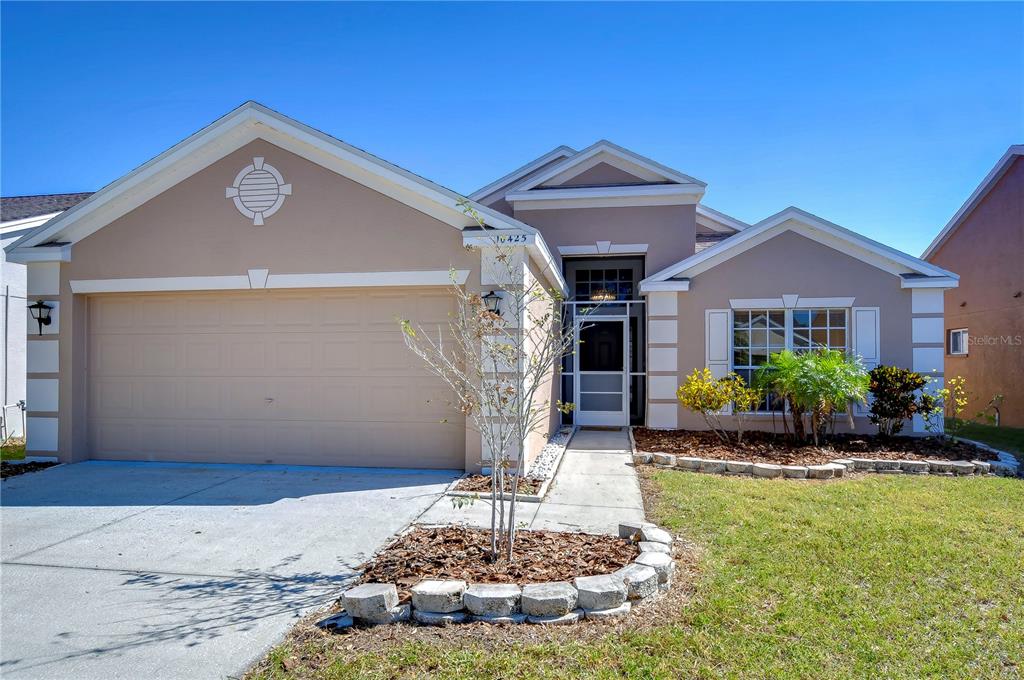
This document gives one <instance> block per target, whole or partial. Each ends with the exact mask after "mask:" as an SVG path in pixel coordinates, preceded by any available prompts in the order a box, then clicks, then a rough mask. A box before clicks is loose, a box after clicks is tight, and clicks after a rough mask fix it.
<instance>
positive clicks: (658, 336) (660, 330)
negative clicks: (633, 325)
mask: <svg viewBox="0 0 1024 680" xmlns="http://www.w3.org/2000/svg"><path fill="white" fill-rule="evenodd" d="M678 341H679V321H678V320H677V319H648V320H647V342H648V343H649V344H659V345H674V344H676V342H678Z"/></svg>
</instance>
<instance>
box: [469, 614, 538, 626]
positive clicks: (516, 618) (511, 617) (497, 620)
mask: <svg viewBox="0 0 1024 680" xmlns="http://www.w3.org/2000/svg"><path fill="white" fill-rule="evenodd" d="M470 620H471V621H473V622H477V623H493V624H509V623H514V624H520V623H525V622H526V614H520V613H517V614H508V615H505V616H498V615H491V616H473V617H470Z"/></svg>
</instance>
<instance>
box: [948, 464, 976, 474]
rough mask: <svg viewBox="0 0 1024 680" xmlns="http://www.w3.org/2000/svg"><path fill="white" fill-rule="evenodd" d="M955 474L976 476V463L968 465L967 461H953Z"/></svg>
mask: <svg viewBox="0 0 1024 680" xmlns="http://www.w3.org/2000/svg"><path fill="white" fill-rule="evenodd" d="M953 474H955V475H957V476H961V475H973V474H974V463H968V462H967V461H966V460H954V461H953Z"/></svg>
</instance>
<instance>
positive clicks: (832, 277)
mask: <svg viewBox="0 0 1024 680" xmlns="http://www.w3.org/2000/svg"><path fill="white" fill-rule="evenodd" d="M787 294H796V295H800V296H803V297H815V298H825V297H854V298H855V301H854V303H853V306H855V307H878V308H879V321H880V329H879V336H880V343H881V344H880V351H881V355H880V356H881V360H882V363H886V364H895V365H899V366H905V367H907V368H911V367H912V365H913V353H912V344H911V291H910V290H905V289H901V288H900V280H899V278H898V277H896V276H894V275H892V274H889V273H887V272H884V271H882V270H880V269H877V268H876V267H873V266H871V265H869V264H866V263H864V262H862V261H860V260H857V259H855V258H853V257H850V256H849V255H846V254H843V253H841V252H838V251H836V250H834V249H832V248H830V247H828V246H825V245H822V244H820V243H818V242H816V241H813V240H811V239H809V238H806V237H804V236H801V235H799V234H796V233H793V232H783V233H782V234H780V235H778V236H776V237H774V238H772V239H770V240H768V241H766V242H765V243H762V244H760V245H758V246H756V247H754V248H752V249H750V250H748V251H747V252H745V253H742V254H740V255H737V256H736V257H734V258H732V259H731V260H728V261H726V262H724V263H722V264H719V265H718V266H716V267H714V268H712V269H710V270H708V271H706V272H704V273H702V274H699V275H698V276H696V277H694V279H693V281H692V282H691V284H690V290H689V291H688V292H682V293H679V294H678V296H677V300H678V321H677V323H678V357H679V358H678V371H677V380H682V378H683V377H684V376H686V375H687V374H689V373H691V372H692V371H693V370H694V369H695V368H703V367H704V366H705V327H704V326H705V318H704V312H705V310H707V309H729V308H730V303H729V301H730V299H734V298H735V299H754V298H773V297H780V296H782V295H787ZM848 332H849V331H848ZM658 346H659V345H658V344H657V343H652V344H651V347H655V348H656V347H658ZM664 346H670V345H664ZM662 403H671V402H669V401H667V400H665V401H663V402H662ZM677 408H678V413H677V415H678V423H679V427H682V428H694V429H700V428H703V427H704V422H703V420H702V419H701V418H700V416H698V415H697V414H694V413H691V412H690V411H687V410H685V409H683V408H682V407H678V406H677ZM858 420H859V421H865V422H861V423H860V425H861V427H862V428H869V427H870V424H868V423H866V419H864V418H858ZM762 425H764V426H766V427H770V425H771V423H770V421H769V422H768V423H762Z"/></svg>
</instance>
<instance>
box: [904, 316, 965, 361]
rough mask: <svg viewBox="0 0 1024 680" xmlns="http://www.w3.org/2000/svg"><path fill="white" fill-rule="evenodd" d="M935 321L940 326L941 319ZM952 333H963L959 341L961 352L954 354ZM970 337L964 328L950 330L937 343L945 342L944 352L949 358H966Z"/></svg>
mask: <svg viewBox="0 0 1024 680" xmlns="http://www.w3.org/2000/svg"><path fill="white" fill-rule="evenodd" d="M914 320H915V321H918V319H914ZM935 320H936V321H938V322H939V323H940V324H941V323H942V319H940V318H936V319H935ZM954 333H963V337H962V338H961V340H960V350H961V351H959V352H954V351H953V334H954ZM970 336H971V334H970V332H969V331H968V330H967V329H966V328H950V329H949V330H948V331H946V337H945V338H943V339H942V340H940V341H939V342H945V343H946V351H947V352H949V356H951V357H965V356H968V355H969V354H970V343H969V339H970Z"/></svg>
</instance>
